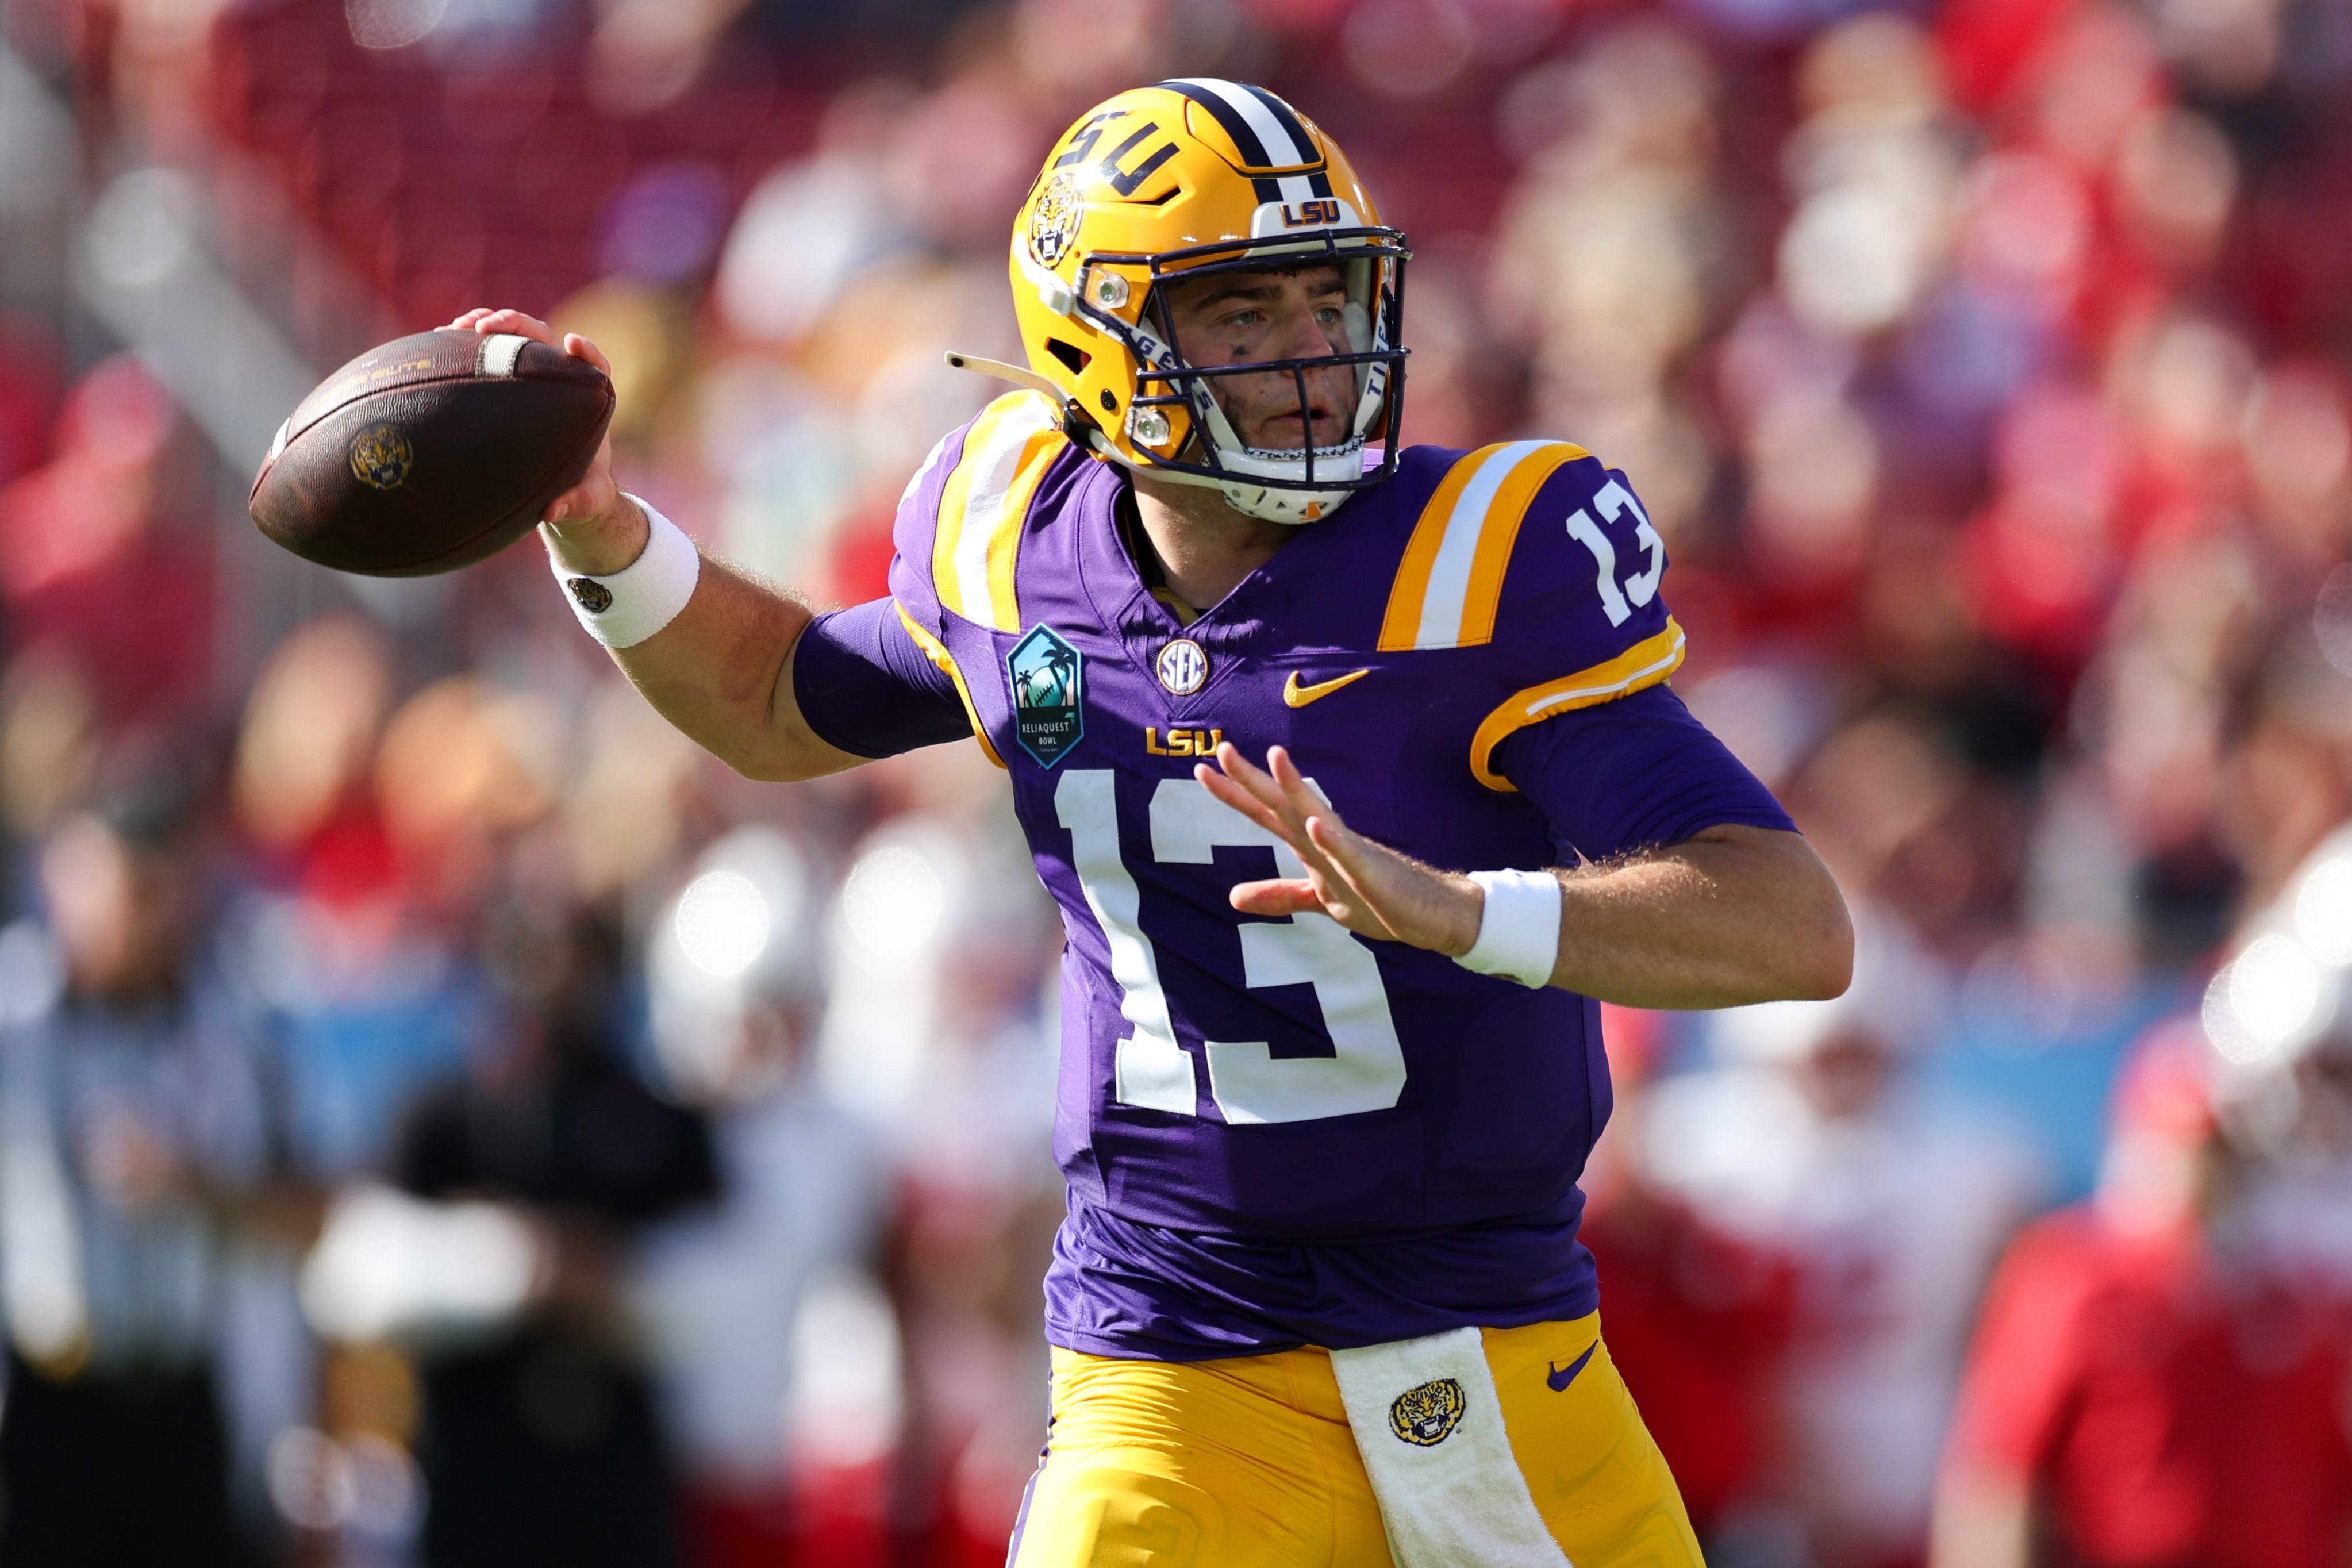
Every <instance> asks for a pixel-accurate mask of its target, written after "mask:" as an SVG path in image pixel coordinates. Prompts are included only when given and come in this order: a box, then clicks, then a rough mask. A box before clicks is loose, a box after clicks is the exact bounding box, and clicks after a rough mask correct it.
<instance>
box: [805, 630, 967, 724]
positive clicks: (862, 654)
mask: <svg viewBox="0 0 2352 1568" xmlns="http://www.w3.org/2000/svg"><path fill="white" fill-rule="evenodd" d="M793 699H794V700H796V701H798V702H799V704H800V710H801V717H802V718H803V720H805V721H807V722H808V727H809V728H810V729H812V730H814V731H816V733H817V738H818V739H819V740H822V741H824V742H827V743H829V744H831V745H834V746H837V747H839V748H840V749H841V750H843V751H845V752H856V754H857V755H859V756H861V757H892V756H896V755H898V753H899V752H911V751H913V750H915V749H916V748H917V747H919V746H936V745H940V744H943V743H945V742H949V741H960V740H962V739H963V738H964V737H965V736H966V735H969V734H971V733H972V732H973V730H972V725H971V718H970V716H969V715H968V714H967V713H966V712H965V710H964V704H963V700H962V698H961V694H960V692H959V689H958V688H957V686H956V684H955V680H954V679H953V678H952V677H950V675H949V674H948V672H947V670H946V669H944V668H941V667H940V665H939V664H938V663H936V662H934V661H933V659H932V658H931V657H930V656H929V654H927V653H926V652H925V651H924V650H923V648H922V646H921V645H920V644H919V643H918V642H917V641H916V640H915V634H914V632H913V630H912V629H911V628H909V626H908V624H907V621H906V619H905V617H904V616H903V615H902V614H901V612H900V610H899V608H898V605H897V604H896V603H895V602H894V601H892V600H889V599H877V600H874V601H873V602H872V603H870V604H865V605H855V606H853V607H851V608H849V609H846V610H835V611H834V612H833V613H832V614H830V615H824V616H818V617H817V618H816V620H815V621H814V623H813V624H811V626H809V628H808V630H807V631H805V632H803V633H802V634H801V640H800V647H799V649H798V650H797V652H795V654H794V655H793Z"/></svg>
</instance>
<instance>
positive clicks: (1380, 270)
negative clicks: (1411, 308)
mask: <svg viewBox="0 0 2352 1568" xmlns="http://www.w3.org/2000/svg"><path fill="white" fill-rule="evenodd" d="M1409 255H1410V253H1409V252H1408V251H1406V250H1405V249H1404V247H1403V236H1402V235H1401V234H1399V233H1397V232H1396V231H1395V230H1394V229H1389V228H1377V227H1359V228H1333V229H1325V230H1322V231H1320V232H1318V233H1317V234H1315V235H1313V236H1312V237H1293V236H1280V237H1266V238H1264V239H1253V240H1248V241H1226V242H1223V243H1219V244H1213V245H1204V246H1195V247H1190V248H1188V249H1183V250H1175V251H1165V252H1161V253H1160V254H1158V255H1151V256H1121V255H1111V254H1104V255H1094V256H1088V257H1087V258H1086V259H1085V261H1084V263H1083V264H1082V265H1081V267H1080V269H1079V276H1078V287H1077V289H1076V290H1075V292H1076V306H1077V309H1078V310H1081V311H1083V312H1084V313H1085V315H1086V316H1087V319H1088V320H1089V321H1091V322H1092V323H1093V324H1094V325H1096V326H1097V328H1099V329H1100V330H1102V331H1105V332H1108V333H1111V334H1113V335H1115V336H1117V337H1118V338H1119V339H1120V340H1121V341H1122V342H1124V343H1125V344H1126V346H1127V348H1128V350H1129V353H1132V354H1133V356H1134V358H1135V362H1136V367H1137V369H1136V377H1135V388H1134V393H1133V395H1132V397H1131V398H1130V400H1129V408H1128V413H1127V420H1128V434H1129V437H1131V438H1132V441H1133V443H1134V445H1136V446H1137V447H1142V448H1148V449H1150V458H1151V461H1150V464H1149V465H1148V471H1150V472H1152V473H1157V474H1164V475H1166V476H1167V477H1169V478H1170V479H1176V480H1178V481H1179V482H1182V483H1188V484H1198V485H1203V486H1211V487H1213V488H1215V489H1219V490H1221V491H1223V494H1224V497H1225V500H1226V501H1227V502H1228V503H1229V504H1230V505H1232V506H1233V507H1234V510H1238V511H1240V512H1243V513H1244V514H1245V515H1247V516H1250V517H1256V518H1262V519H1265V520H1267V521H1276V522H1285V523H1303V522H1312V521H1317V520H1318V519H1319V518H1322V517H1325V516H1328V514H1329V513H1330V512H1331V511H1332V510H1334V509H1335V508H1337V507H1338V506H1339V505H1340V504H1341V503H1342V502H1344V501H1345V500H1347V499H1348V498H1349V496H1350V495H1352V494H1354V493H1355V492H1356V491H1357V490H1360V489H1369V488H1370V487H1371V486H1373V485H1376V484H1379V483H1381V482H1382V481H1383V480H1385V479H1389V478H1390V477H1391V475H1393V474H1394V472H1395V471H1396V464H1397V458H1398V449H1397V443H1396V442H1395V441H1394V440H1393V439H1390V438H1389V437H1391V434H1392V432H1393V431H1394V430H1395V428H1396V420H1397V414H1398V410H1399V406H1400V404H1401V402H1402V395H1403V390H1404V360H1405V355H1406V350H1405V349H1404V348H1403V347H1402V344H1401V342H1399V338H1400V335H1401V330H1402V321H1403V306H1404V263H1405V261H1406V259H1407V258H1408V257H1409ZM1326 265H1336V266H1337V267H1338V268H1339V272H1340V277H1341V279H1342V283H1343V287H1344V290H1345V296H1346V302H1345V304H1344V305H1343V306H1342V321H1343V322H1344V330H1345V333H1346V337H1347V340H1348V345H1349V346H1348V348H1347V349H1346V350H1345V351H1341V352H1337V353H1329V354H1322V355H1311V356H1304V357H1297V358H1286V359H1267V360H1254V361H1249V362H1245V363H1234V364H1194V363H1192V362H1191V361H1190V360H1189V359H1188V358H1187V357H1186V355H1185V353H1184V344H1183V342H1182V341H1181V334H1180V333H1179V331H1177V329H1176V327H1175V324H1174V321H1173V320H1172V317H1171V313H1170V310H1169V305H1168V298H1169V289H1168V285H1170V284H1172V283H1174V282H1176V281H1178V280H1180V279H1181V280H1184V281H1191V280H1192V279H1199V278H1202V277H1207V276H1215V275H1217V274H1221V273H1237V272H1269V271H1276V270H1281V271H1290V270H1296V269H1299V268H1309V267H1318V266H1326ZM1112 266H1116V267H1119V268H1142V269H1144V270H1145V272H1146V275H1147V276H1148V277H1149V279H1150V293H1149V294H1148V295H1147V296H1146V298H1145V300H1144V307H1143V309H1142V310H1141V311H1139V320H1138V321H1136V322H1134V323H1129V322H1128V321H1125V320H1123V319H1121V318H1120V317H1118V316H1117V315H1114V314H1112V313H1111V312H1109V311H1108V310H1102V309H1099V308H1098V307H1097V304H1096V302H1095V301H1096V300H1097V298H1098V297H1099V296H1098V293H1097V290H1096V289H1093V288H1092V287H1090V285H1091V284H1092V283H1093V281H1094V279H1093V278H1092V277H1091V276H1090V275H1091V274H1092V273H1093V272H1094V271H1095V269H1096V268H1097V267H1112ZM1335 366H1346V367H1349V368H1351V369H1352V370H1353V371H1354V373H1355V383H1356V405H1355V411H1354V415H1353V416H1352V418H1351V419H1349V422H1348V428H1347V430H1346V432H1345V434H1344V435H1343V437H1342V438H1341V439H1340V440H1339V441H1338V442H1336V443H1333V444H1330V445H1328V446H1321V447H1318V446H1315V445H1313V444H1312V443H1313V438H1314V436H1313V433H1314V428H1315V421H1314V417H1313V396H1312V394H1311V393H1310V391H1309V388H1308V384H1307V377H1308V376H1309V375H1310V374H1316V373H1318V372H1324V371H1328V370H1330V369H1332V368H1333V367H1335ZM1264 375H1287V376H1288V377H1289V378H1290V380H1291V383H1292V385H1293V386H1294V387H1295V389H1296V393H1297V408H1298V417H1299V425H1300V429H1301V431H1302V433H1303V435H1304V438H1305V440H1306V441H1307V445H1305V446H1303V447H1251V446H1248V445H1246V444H1245V443H1244V441H1243V440H1242V438H1241V437H1240V435H1239V433H1238V432H1237V431H1236V430H1235V428H1234V422H1233V420H1232V418H1231V417H1230V416H1229V415H1228V414H1227V412H1226V409H1225V407H1224V405H1223V401H1222V400H1221V399H1220V398H1219V396H1218V395H1217V394H1218V392H1219V390H1220V382H1221V381H1222V379H1223V378H1225V377H1240V376H1264ZM1179 416H1183V417H1182V419H1181V426H1180V423H1179ZM1180 427H1182V428H1187V429H1188V430H1189V435H1188V436H1187V437H1186V438H1185V439H1184V440H1183V441H1182V442H1181V445H1179V446H1178V447H1176V448H1175V449H1174V450H1173V451H1172V452H1170V451H1168V450H1167V444H1168V442H1169V441H1170V440H1171V438H1172V437H1173V436H1174V434H1175V432H1176V430H1177V429H1178V428H1180ZM1375 442H1379V443H1381V444H1380V445H1379V446H1378V447H1377V448H1374V447H1373V443H1375ZM1368 450H1377V454H1378V456H1377V460H1376V461H1375V462H1373V463H1372V464H1371V466H1370V467H1367V466H1366V453H1367V451H1368ZM1142 468H1143V466H1141V465H1139V471H1142Z"/></svg>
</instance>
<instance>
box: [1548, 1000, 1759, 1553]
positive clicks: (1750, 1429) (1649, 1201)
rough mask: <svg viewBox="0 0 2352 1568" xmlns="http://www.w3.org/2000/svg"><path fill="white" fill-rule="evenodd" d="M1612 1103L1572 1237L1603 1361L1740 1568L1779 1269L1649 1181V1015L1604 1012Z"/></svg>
mask: <svg viewBox="0 0 2352 1568" xmlns="http://www.w3.org/2000/svg"><path fill="white" fill-rule="evenodd" d="M1601 1019H1602V1029H1603V1032H1604V1034H1605V1036H1606V1037H1607V1039H1608V1042H1609V1076H1610V1081H1611V1087H1612V1089H1613V1090H1614V1092H1615V1095H1616V1108H1615V1110H1612V1112H1611V1113H1610V1118H1609V1130H1608V1133H1607V1135H1606V1136H1604V1137H1603V1138H1602V1140H1601V1143H1600V1144H1599V1145H1598V1146H1597V1147H1596V1148H1595V1149H1594V1151H1593V1158H1592V1160H1591V1163H1588V1164H1587V1165H1586V1167H1585V1172H1584V1176H1583V1178H1582V1180H1581V1181H1580V1183H1579V1185H1580V1186H1581V1187H1582V1188H1583V1189H1584V1193H1585V1207H1584V1226H1583V1229H1582V1230H1581V1231H1580V1233H1579V1237H1580V1239H1581V1240H1582V1241H1583V1243H1584V1244H1585V1245H1586V1246H1587V1247H1591V1249H1592V1255H1593V1258H1594V1259H1595V1260H1596V1261H1597V1262H1598V1263H1599V1264H1600V1266H1601V1279H1602V1280H1603V1282H1604V1283H1603V1285H1602V1291H1603V1294H1604V1295H1605V1297H1606V1298H1607V1302H1608V1305H1607V1308H1606V1312H1607V1316H1606V1319H1605V1322H1604V1327H1605V1329H1606V1331H1607V1333H1608V1337H1609V1354H1610V1356H1611V1358H1612V1359H1613V1360H1614V1361H1615V1362H1616V1363H1617V1369H1618V1371H1619V1372H1621V1373H1623V1374H1624V1378H1625V1384H1626V1386H1627V1387H1628V1388H1630V1389H1632V1390H1633V1399H1634V1403H1635V1404H1637V1405H1640V1406H1641V1411H1642V1420H1643V1424H1645V1425H1646V1426H1648V1427H1649V1428H1650V1435H1651V1436H1654V1437H1655V1438H1656V1439H1657V1442H1658V1447H1659V1449H1660V1451H1661V1452H1663V1453H1664V1455H1665V1456H1666V1461H1667V1463H1668V1464H1669V1465H1671V1466H1672V1467H1673V1468H1674V1472H1675V1484H1676V1485H1677V1486H1679V1487H1680V1488H1681V1489H1682V1494H1683V1506H1684V1507H1685V1508H1686V1509H1688V1510H1690V1518H1691V1528H1692V1529H1693V1530H1694V1531H1696V1532H1697V1534H1698V1537H1699V1540H1700V1541H1701V1542H1703V1543H1706V1546H1707V1548H1708V1550H1709V1552H1710V1554H1711V1555H1716V1556H1726V1557H1727V1560H1730V1561H1735V1562H1736V1561H1738V1558H1737V1556H1736V1553H1737V1552H1738V1550H1739V1548H1738V1543H1737V1542H1736V1540H1735V1541H1734V1542H1731V1543H1729V1548H1728V1552H1726V1550H1725V1548H1724V1547H1723V1546H1720V1545H1718V1544H1717V1543H1718V1542H1722V1541H1723V1539H1724V1536H1725V1533H1726V1531H1731V1532H1733V1534H1734V1535H1735V1536H1736V1535H1737V1534H1738V1531H1740V1530H1741V1529H1742V1527H1743V1522H1744V1521H1742V1519H1741V1517H1740V1516H1741V1515H1742V1513H1743V1511H1744V1510H1748V1509H1749V1508H1752V1507H1753V1506H1754V1505H1755V1504H1756V1503H1757V1501H1758V1500H1759V1496H1760V1495H1761V1494H1762V1493H1763V1491H1764V1489H1765V1485H1766V1482H1767V1480H1768V1479H1769V1476H1770V1473H1771V1462H1772V1460H1771V1455H1772V1447H1773V1443H1774V1439H1775V1436H1776V1431H1775V1427H1776V1425H1777V1424H1776V1421H1775V1417H1774V1412H1773V1398H1774V1396H1775V1394H1777V1393H1778V1391H1779V1388H1780V1379H1781V1376H1782V1372H1783V1367H1784V1365H1785V1362H1786V1358H1787V1353H1788V1348H1789V1331H1790V1313H1791V1309H1792V1308H1793V1306H1794V1300H1793V1290H1792V1286H1793V1280H1792V1279H1791V1276H1790V1269H1789V1268H1788V1266H1787V1263H1786V1260H1785V1259H1782V1258H1778V1257H1776V1256H1775V1255H1773V1254H1772V1253H1771V1252H1769V1251H1768V1250H1766V1249H1764V1248H1762V1247H1755V1246H1752V1245H1750V1244H1748V1243H1747V1242H1745V1241H1742V1240H1741V1239H1739V1238H1738V1237H1734V1236H1732V1235H1730V1234H1728V1233H1727V1232H1725V1231H1722V1230H1719V1229H1717V1228H1716V1227H1715V1226H1710V1225H1708V1224H1707V1223H1706V1220H1704V1219H1703V1218H1701V1217H1700V1215H1699V1214H1698V1213H1697V1211H1696V1210H1695V1209H1694V1208H1693V1207H1692V1206H1691V1205H1688V1204H1686V1203H1684V1202H1682V1201H1681V1200H1679V1199H1678V1198H1676V1197H1675V1196H1674V1195H1673V1194H1670V1193H1667V1192H1666V1191H1664V1189H1662V1188H1660V1187H1658V1186H1657V1185H1655V1184H1653V1183H1652V1182H1650V1181H1649V1180H1648V1179H1647V1178H1646V1175H1645V1173H1644V1172H1643V1168H1642V1165H1641V1163H1640V1161H1639V1160H1638V1158H1636V1157H1634V1156H1633V1155H1630V1154H1628V1152H1627V1151H1628V1150H1638V1149H1639V1147H1640V1145H1641V1119H1642V1113H1643V1103H1642V1101H1643V1094H1644V1091H1645V1090H1646V1089H1647V1088H1648V1085H1649V1079H1650V1075H1651V1072H1652V1069H1653V1068H1654V1063H1655V1059H1656V1053H1657V1048H1658V1041H1657V1036H1658V1033H1659V1020H1658V1016H1657V1015H1656V1014H1650V1013H1640V1012H1635V1011H1633V1010H1631V1009H1628V1008H1622V1007H1608V1006H1604V1007H1603V1008H1602V1009H1601Z"/></svg>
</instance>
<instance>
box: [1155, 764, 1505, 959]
mask: <svg viewBox="0 0 2352 1568" xmlns="http://www.w3.org/2000/svg"><path fill="white" fill-rule="evenodd" d="M1265 763H1266V765H1265V767H1263V768H1261V767H1258V766H1257V765H1256V764H1255V763H1252V762H1251V761H1250V760H1249V759H1248V758H1247V757H1244V756H1243V755H1242V754H1241V752H1240V751H1239V750H1238V749H1237V748H1236V747H1235V746H1234V744H1233V742H1230V741H1229V742H1225V743H1224V744H1223V745H1221V746H1219V747H1218V748H1217V766H1216V767H1214V768H1213V767H1211V766H1209V765H1208V764H1207V763H1196V764H1195V765H1194V766H1193V769H1192V773H1193V776H1194V777H1195V778H1198V779H1199V780H1200V781H1201V783H1202V784H1203V785H1205V786H1206V787H1207V789H1208V791H1209V793H1210V794H1211V795H1215V796H1216V797H1217V798H1218V799H1219V800H1221V801H1223V802H1224V803H1225V804H1226V805H1229V806H1231V807H1233V808H1234V810H1235V811H1237V812H1239V813H1241V814H1242V815H1243V816H1246V817H1248V818H1249V819H1250V820H1251V821H1252V822H1255V823H1256V824H1257V825H1258V826H1261V827H1263V828H1265V830H1266V831H1267V832H1269V833H1271V834H1273V835H1274V836H1275V837H1277V838H1279V839H1281V840H1282V841H1283V843H1285V844H1286V845H1288V846H1289V847H1290V850H1291V852H1292V853H1293V854H1295V855H1297V857H1298V858H1299V860H1300V862H1301V863H1302V864H1303V865H1304V866H1305V867H1306V868H1307V875H1306V876H1305V877H1304V878H1273V879H1267V880H1265V881H1260V882H1244V883H1242V884H1240V885H1239V886H1238V887H1236V888H1234V890H1233V895H1232V897H1233V905H1234V908H1235V909H1237V910H1241V911H1242V912H1243V913H1244V914H1252V915H1295V914H1300V913H1304V912H1306V911H1308V910H1314V911H1318V912H1320V913H1322V914H1327V915H1328V916H1330V917H1331V918H1332V919H1333V920H1335V921H1339V923H1340V924H1341V925H1343V926H1346V927H1347V928H1348V929H1349V931H1355V932H1357V933H1359V934H1360V935H1363V936H1369V937H1376V938H1379V939H1380V940H1381V941H1383V942H1408V943H1410V944H1412V946H1414V947H1426V948H1432V949H1434V950H1435V951H1437V952H1442V953H1444V954H1446V955H1447V956H1448V957H1453V958H1458V957H1460V956H1461V955H1462V954H1464V953H1465V952H1469V951H1470V948H1471V944H1472V943H1474V942H1476V941H1477V940H1478V918H1479V914H1480V911H1481V909H1482V907H1483V905H1484V903H1485V895H1484V894H1483V893H1482V892H1481V891H1480V890H1479V888H1478V885H1477V884H1476V883H1475V882H1473V881H1472V880H1471V879H1469V878H1467V877H1464V876H1459V875H1456V874H1453V873H1449V872H1445V871H1440V870H1438V869H1437V868H1435V867H1433V866H1424V865H1423V864H1422V863H1421V862H1420V861H1418V860H1415V859H1414V858H1412V857H1411V856H1409V855H1401V854H1399V853H1398V852H1397V851H1395V850H1393V849H1391V848H1390V847H1388V846H1387V845H1385V844H1381V843H1379V842H1377V841H1375V840H1373V839H1370V838H1367V837H1364V836H1363V835H1362V834H1360V833H1358V832H1356V831H1355V830H1354V829H1353V828H1350V827H1349V826H1348V825H1347V824H1346V823H1345V822H1343V821H1341V820H1340V819H1339V812H1338V811H1337V810H1335V809H1333V807H1332V805H1331V803H1330V802H1329V801H1328V800H1327V799H1325V798H1324V797H1323V795H1322V793H1321V792H1320V791H1318V789H1316V788H1315V786H1314V785H1313V784H1309V783H1307V779H1306V777H1305V775H1303V774H1302V773H1299V771H1298V766H1297V763H1293V762H1292V761H1291V760H1290V753H1289V752H1287V751H1286V750H1284V749H1283V748H1282V747H1280V746H1274V747H1270V748H1268V750H1267V752H1266V753H1265ZM1220 769H1222V770H1223V771H1222V772H1220V771H1219V770H1220Z"/></svg>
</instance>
